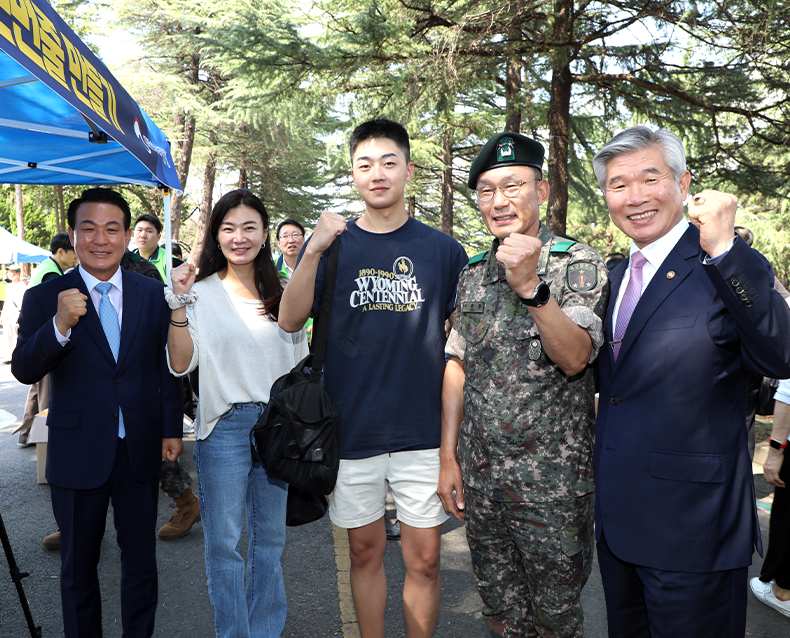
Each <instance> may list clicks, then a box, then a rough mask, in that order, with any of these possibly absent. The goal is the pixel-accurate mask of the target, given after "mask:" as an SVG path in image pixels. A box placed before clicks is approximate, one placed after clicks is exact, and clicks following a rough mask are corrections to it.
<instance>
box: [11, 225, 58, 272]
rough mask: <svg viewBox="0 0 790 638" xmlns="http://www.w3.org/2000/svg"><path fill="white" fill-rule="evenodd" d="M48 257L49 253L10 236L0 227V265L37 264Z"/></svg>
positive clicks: (14, 236)
mask: <svg viewBox="0 0 790 638" xmlns="http://www.w3.org/2000/svg"><path fill="white" fill-rule="evenodd" d="M47 257H49V251H48V250H46V249H44V248H39V247H38V246H34V245H33V244H29V243H28V242H26V241H24V240H22V239H19V237H17V236H16V235H12V234H11V233H9V232H8V231H7V230H6V229H5V228H3V227H0V264H13V263H15V262H16V263H30V264H39V263H41V262H42V261H44V260H45V259H46V258H47Z"/></svg>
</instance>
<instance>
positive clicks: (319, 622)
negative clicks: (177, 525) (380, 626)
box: [0, 365, 790, 638]
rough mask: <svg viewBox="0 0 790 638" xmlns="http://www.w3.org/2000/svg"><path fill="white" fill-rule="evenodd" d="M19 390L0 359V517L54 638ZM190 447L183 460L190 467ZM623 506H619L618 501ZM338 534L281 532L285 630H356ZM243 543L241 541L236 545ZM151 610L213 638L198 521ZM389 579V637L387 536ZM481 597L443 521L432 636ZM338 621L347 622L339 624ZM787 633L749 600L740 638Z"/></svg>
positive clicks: (458, 628)
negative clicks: (19, 433) (17, 432)
mask: <svg viewBox="0 0 790 638" xmlns="http://www.w3.org/2000/svg"><path fill="white" fill-rule="evenodd" d="M26 395H27V386H22V385H20V384H18V383H17V382H16V381H15V380H14V379H13V378H12V376H11V374H10V369H9V366H7V365H0V514H2V517H3V520H4V522H5V525H6V528H7V530H8V535H9V537H10V540H11V544H12V546H13V549H14V554H15V557H16V561H17V564H18V565H19V567H20V569H22V570H24V571H29V572H30V574H31V575H30V576H29V577H28V578H25V579H24V581H23V583H24V586H25V590H26V592H27V596H28V599H29V601H30V607H31V610H32V613H33V618H34V620H35V622H36V624H38V625H41V627H42V635H43V636H44V638H57V637H59V636H61V635H62V629H61V612H60V600H59V587H58V571H59V568H60V558H59V555H58V553H57V552H47V551H46V550H44V549H43V548H42V546H41V539H42V538H43V537H44V536H45V535H46V534H48V533H49V532H51V531H54V529H55V522H54V519H53V516H52V511H51V507H50V503H49V488H48V487H47V486H46V485H37V484H36V453H35V449H34V448H18V446H17V444H16V436H12V434H11V432H12V430H13V429H14V428H15V427H16V425H18V423H19V418H20V416H21V414H22V410H23V407H24V401H25V397H26ZM191 448H192V444H188V445H187V452H185V454H184V456H183V457H182V458H183V460H184V461H185V463H186V466H187V468H188V469H189V470H190V471H191V472H193V473H194V464H192V462H191ZM756 484H757V486H758V491H759V494H758V495H759V496H766V495H767V494H769V493H770V490H769V489H768V487H767V485H766V484H765V482H764V481H762V477H757V478H756ZM623 506H624V507H627V504H623ZM171 514H172V509H171V508H170V502H169V501H168V499H167V497H165V496H164V495H161V498H160V501H159V521H160V523H161V524H164V523H165V522H166V521H167V520H168V519H169V518H170V516H171ZM760 518H761V525H762V527H763V538H764V542H767V524H768V515H767V513H766V511H765V510H763V509H761V514H760ZM107 530H108V532H107V534H106V535H105V538H104V543H103V546H102V560H101V563H100V568H99V569H100V574H99V578H100V581H101V584H102V604H103V612H104V613H103V618H104V621H103V622H104V627H105V635H106V636H107V637H108V638H114V637H116V636H120V635H121V628H120V624H119V623H120V604H119V578H120V576H119V569H120V568H119V552H118V548H117V545H116V544H115V535H114V531H113V526H112V513H110V515H109V516H108V520H107ZM343 537H344V534H343V533H342V532H341V533H338V532H337V530H333V528H332V525H331V524H330V523H329V521H328V519H326V518H325V519H324V520H322V521H319V522H317V523H314V524H312V525H307V526H305V527H301V528H296V529H289V530H288V535H287V543H286V548H285V554H284V556H283V568H284V572H285V583H286V590H287V593H288V602H289V609H288V620H287V623H286V627H285V631H284V632H283V636H285V637H288V638H319V637H324V636H343V637H344V638H354V637H355V636H358V633H356V632H357V629H356V626H355V625H354V624H353V607H352V606H351V603H350V598H349V591H348V584H347V583H348V580H347V572H346V571H345V570H347V560H346V553H345V550H344V549H343V547H342V541H343ZM245 543H246V541H243V542H242V546H244V544H245ZM157 551H158V560H159V611H158V614H157V627H156V631H155V634H154V635H155V636H156V637H158V638H165V637H167V638H211V637H212V636H213V635H214V633H213V613H212V611H211V607H210V605H209V601H208V594H207V591H206V581H205V571H204V563H203V534H202V528H201V526H200V524H199V523H198V524H197V525H196V526H195V528H194V529H193V531H192V533H191V534H190V535H189V536H187V537H185V538H183V539H180V540H176V541H170V542H160V543H159V545H158V550H157ZM385 562H386V570H387V574H388V585H389V603H388V607H387V635H388V636H393V637H395V636H397V637H401V636H405V630H404V626H403V620H402V613H401V609H400V603H399V600H400V591H401V589H402V587H403V578H404V570H403V567H402V561H401V559H400V545H399V543H397V542H389V543H388V548H387V554H386V557H385ZM760 563H761V559H760V558H759V557H757V556H755V564H754V565H753V566H752V568H751V573H752V574H753V575H757V573H758V572H759V566H760ZM582 603H583V605H584V611H585V633H586V635H587V636H588V638H604V636H606V619H605V614H604V604H603V594H602V591H601V583H600V577H599V576H598V568H597V565H595V566H594V567H593V575H592V577H591V579H590V581H589V582H588V584H587V587H586V588H585V590H584V592H583V594H582ZM481 608H482V603H481V601H480V598H479V597H478V595H477V592H476V591H475V588H474V580H473V577H472V573H471V567H470V562H469V550H468V548H467V546H466V541H465V539H464V534H463V527H461V526H460V525H458V524H457V523H456V522H455V521H452V522H448V523H447V524H446V525H445V527H444V530H443V538H442V603H441V611H440V615H439V624H438V626H437V630H436V636H438V637H442V638H444V637H447V638H484V637H485V636H486V635H487V632H486V630H485V625H484V623H483V621H482V620H481V618H480V610H481ZM344 621H345V622H344ZM788 635H790V619H788V618H785V617H783V616H781V615H780V614H778V613H776V612H774V611H773V610H770V609H768V608H766V607H764V606H762V605H760V604H759V603H757V602H756V601H755V600H754V599H753V598H752V597H751V596H750V600H749V612H748V629H747V636H753V637H759V638H774V637H779V636H782V637H784V636H788ZM26 636H29V633H28V631H27V627H26V625H25V621H24V617H23V615H22V611H21V607H20V605H19V601H18V598H17V595H16V591H15V589H14V587H13V584H12V582H11V578H10V575H9V572H8V567H7V563H6V560H5V557H4V556H2V557H0V638H25V637H26Z"/></svg>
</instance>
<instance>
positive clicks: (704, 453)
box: [593, 126, 790, 638]
mask: <svg viewBox="0 0 790 638" xmlns="http://www.w3.org/2000/svg"><path fill="white" fill-rule="evenodd" d="M593 165H594V168H595V174H596V177H597V178H598V182H599V184H600V187H601V190H602V191H603V192H604V196H605V198H606V204H607V206H608V208H609V212H610V214H611V216H612V220H613V222H614V223H615V225H616V226H617V227H618V228H620V230H622V231H623V232H624V233H625V234H626V235H628V236H629V237H630V238H631V239H632V245H631V254H630V258H629V259H628V260H627V261H625V262H623V263H622V264H620V265H619V266H618V267H617V268H615V269H614V270H613V271H612V273H611V275H610V282H611V296H610V301H609V309H608V312H607V315H606V319H605V322H604V337H605V343H606V345H605V346H604V348H603V349H602V350H601V354H600V355H599V357H598V371H599V385H600V400H599V411H598V422H597V426H596V441H595V453H594V456H595V474H596V476H595V482H596V508H595V516H596V520H595V523H596V530H595V534H596V540H597V541H598V559H599V564H600V569H601V576H602V579H603V585H604V592H605V595H606V606H607V616H608V622H609V635H610V636H617V637H618V638H620V637H644V638H647V637H652V638H657V637H663V636H673V637H676V638H681V637H686V636H688V637H689V638H690V637H692V636H693V637H694V638H701V637H705V636H709V637H711V638H713V637H715V638H723V637H735V636H743V635H744V632H745V626H746V591H747V587H746V579H747V568H748V565H750V564H751V556H752V551H753V548H754V547H755V546H757V549H758V551H761V541H760V528H759V524H758V521H757V512H756V509H755V496H754V484H753V479H752V469H751V463H750V459H749V453H748V449H747V445H746V428H745V427H744V413H745V406H746V388H747V384H748V377H749V374H750V372H752V371H758V372H759V373H760V374H765V375H768V376H771V377H787V376H788V375H790V338H789V337H790V310H789V309H788V307H787V304H786V303H785V302H784V300H783V299H782V297H781V296H780V295H779V293H777V292H776V291H775V290H774V289H773V280H774V276H773V273H772V271H771V268H770V266H769V265H768V262H767V261H766V260H765V259H764V258H763V257H762V255H760V254H759V253H758V252H756V251H755V250H753V249H751V248H750V247H749V246H747V245H746V243H745V242H744V241H743V240H742V239H741V238H739V237H736V235H735V233H734V222H735V211H736V208H737V199H736V198H735V197H733V196H732V195H728V194H726V193H720V192H716V191H707V190H706V191H702V192H700V193H698V194H697V195H696V196H695V197H693V199H692V200H691V202H690V203H689V210H688V215H689V219H690V220H691V223H689V222H688V221H686V219H685V218H684V215H683V206H684V200H686V199H687V196H688V193H689V185H690V181H691V176H690V174H689V172H688V171H687V170H686V159H685V153H684V150H683V145H682V143H681V142H680V139H679V138H678V137H677V136H676V135H675V134H674V133H671V132H670V131H667V130H662V129H659V130H657V131H652V130H651V129H650V128H648V127H646V126H635V127H632V128H630V129H627V130H626V131H623V132H622V133H620V134H618V135H617V136H615V137H614V138H613V139H612V140H611V141H610V142H609V143H607V144H606V145H605V146H604V147H603V148H602V149H601V150H600V151H599V153H598V154H597V155H596V156H595V159H594V161H593ZM640 295H641V297H640Z"/></svg>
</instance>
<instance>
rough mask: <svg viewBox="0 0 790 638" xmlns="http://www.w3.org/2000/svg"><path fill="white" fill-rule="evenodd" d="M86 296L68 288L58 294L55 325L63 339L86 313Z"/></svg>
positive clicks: (75, 289)
mask: <svg viewBox="0 0 790 638" xmlns="http://www.w3.org/2000/svg"><path fill="white" fill-rule="evenodd" d="M87 301H88V297H87V295H83V294H82V293H81V292H80V291H79V290H78V289H77V288H69V289H68V290H63V291H61V292H60V293H59V294H58V311H57V313H56V314H55V325H56V326H57V328H58V332H60V334H62V335H63V336H64V337H65V336H66V333H67V332H68V331H69V329H71V328H73V327H74V326H76V325H77V322H78V321H79V320H80V317H82V316H83V315H84V314H85V313H86V312H88V309H87V306H86V305H85V304H86V302H87Z"/></svg>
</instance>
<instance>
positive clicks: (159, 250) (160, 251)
mask: <svg viewBox="0 0 790 638" xmlns="http://www.w3.org/2000/svg"><path fill="white" fill-rule="evenodd" d="M132 252H134V253H135V254H137V255H140V249H139V248H135V249H134V250H133V251H132ZM140 256H141V257H143V256H142V255H140ZM143 259H145V257H143ZM148 261H150V262H151V263H152V264H153V265H154V266H156V269H157V270H158V271H159V274H160V275H162V281H164V282H165V283H167V252H166V251H165V249H164V247H163V246H157V247H156V250H155V251H154V252H153V253H152V254H151V257H149V259H148Z"/></svg>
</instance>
